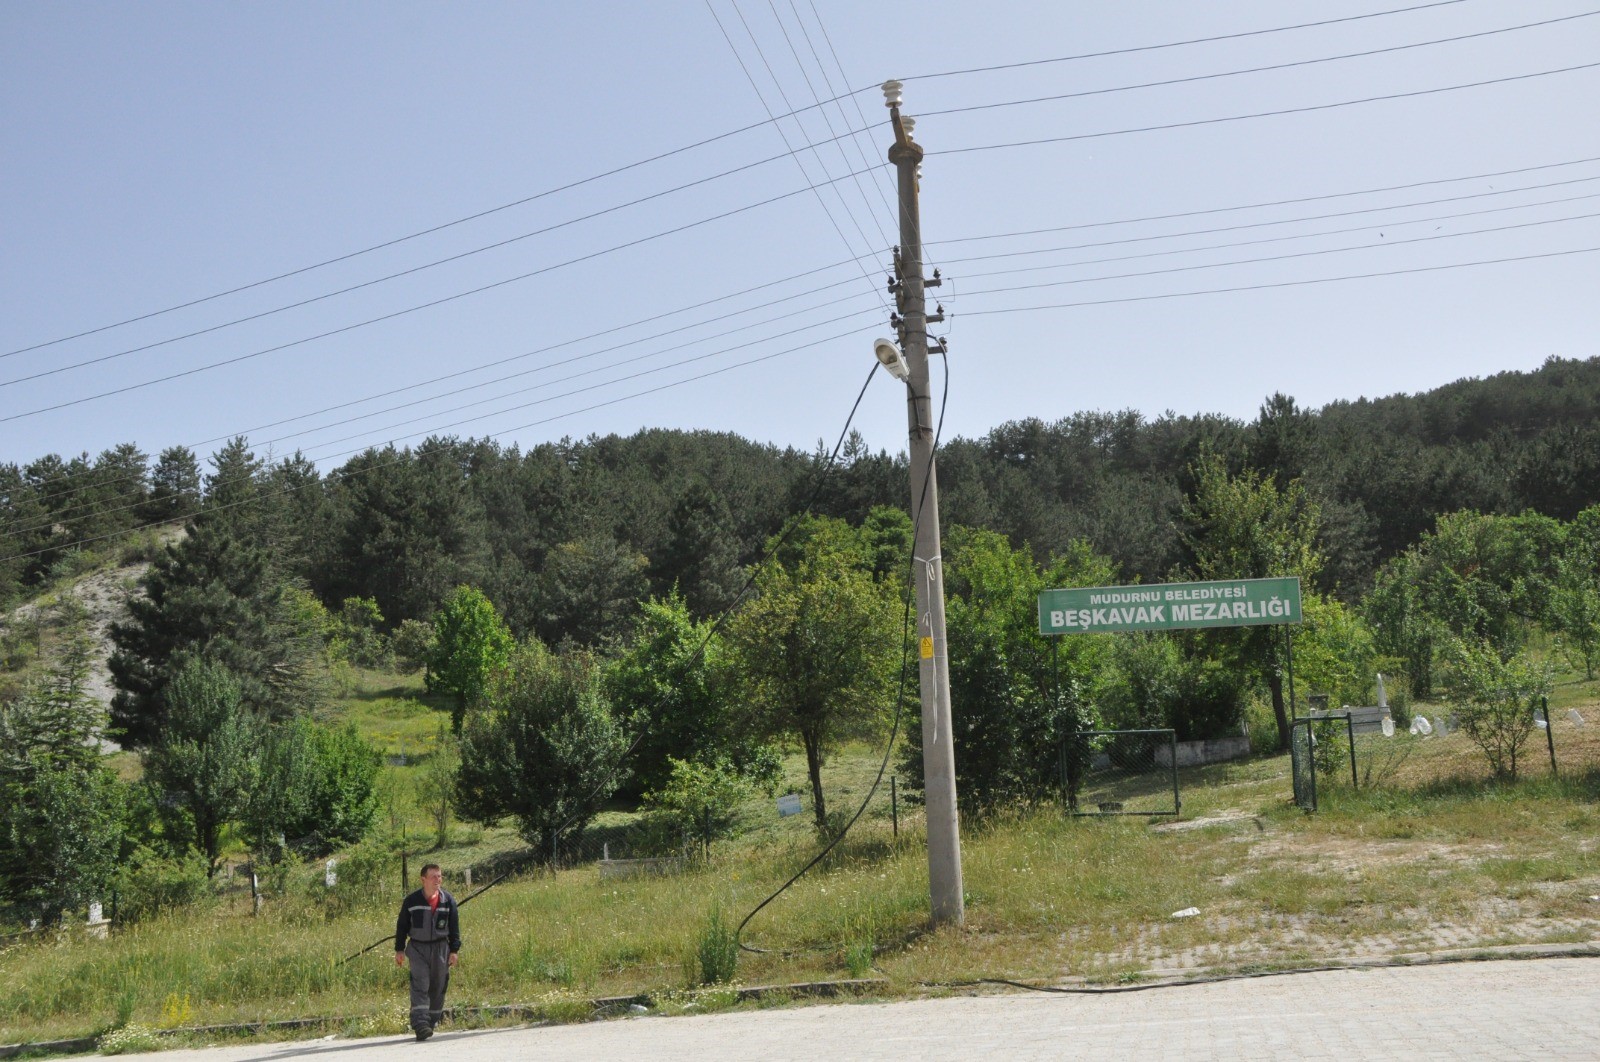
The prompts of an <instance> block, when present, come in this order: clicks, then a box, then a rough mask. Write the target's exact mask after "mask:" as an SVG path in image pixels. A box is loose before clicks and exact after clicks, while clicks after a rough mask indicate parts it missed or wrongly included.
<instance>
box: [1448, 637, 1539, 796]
mask: <svg viewBox="0 0 1600 1062" xmlns="http://www.w3.org/2000/svg"><path fill="white" fill-rule="evenodd" d="M1449 652H1450V658H1449V659H1450V670H1449V672H1448V676H1447V680H1448V682H1449V690H1450V694H1451V696H1452V698H1453V699H1454V700H1455V701H1456V705H1457V707H1456V719H1457V721H1458V722H1459V723H1460V726H1461V729H1462V730H1463V731H1464V732H1465V733H1466V735H1467V736H1468V737H1470V738H1471V739H1472V740H1473V742H1474V743H1475V744H1476V745H1477V746H1478V748H1480V749H1482V750H1483V754H1484V757H1485V758H1486V759H1487V760H1488V761H1489V770H1490V771H1491V772H1492V773H1493V774H1494V777H1495V778H1496V779H1497V780H1506V781H1515V780H1516V778H1517V757H1518V755H1519V754H1520V753H1521V752H1522V750H1523V749H1524V747H1526V745H1527V744H1528V741H1529V738H1530V737H1531V736H1532V735H1533V732H1534V720H1533V712H1534V709H1535V708H1537V707H1539V706H1540V705H1541V704H1542V703H1544V701H1545V699H1546V698H1547V697H1548V696H1549V693H1550V686H1551V677H1550V669H1549V667H1548V666H1547V665H1544V664H1540V663H1536V662H1535V661H1534V660H1533V659H1532V658H1531V657H1530V656H1528V655H1527V654H1524V653H1517V654H1513V655H1511V656H1508V657H1507V656H1502V655H1501V654H1500V652H1499V649H1498V648H1497V647H1496V646H1494V645H1493V644H1491V643H1488V642H1469V641H1465V640H1459V639H1458V640H1456V641H1454V642H1452V643H1451V645H1450V650H1449Z"/></svg>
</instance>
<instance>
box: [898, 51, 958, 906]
mask: <svg viewBox="0 0 1600 1062" xmlns="http://www.w3.org/2000/svg"><path fill="white" fill-rule="evenodd" d="M900 88H901V85H900V82H898V81H887V82H885V83H884V86H883V96H884V100H885V102H886V103H887V104H888V107H889V117H890V120H891V121H892V122H893V124H894V145H893V146H892V147H890V148H889V161H890V162H892V163H893V164H894V167H895V170H896V171H897V173H898V175H899V188H900V249H899V255H898V258H897V260H896V262H895V272H896V275H897V280H898V283H897V285H896V288H895V293H896V297H897V299H898V301H899V304H900V317H899V318H898V319H897V320H896V321H895V325H896V327H897V328H898V330H899V333H900V348H901V350H902V351H904V353H905V361H906V368H907V370H908V371H909V373H908V376H907V378H906V403H907V419H908V420H909V422H910V427H911V520H912V523H913V524H914V525H915V526H916V538H915V542H916V552H917V556H916V558H915V564H914V568H913V571H914V574H915V578H916V584H917V587H916V590H917V656H918V665H919V666H918V677H919V679H920V682H921V687H922V778H923V792H924V794H925V795H926V797H927V811H928V892H929V895H930V899H931V901H932V907H933V924H934V925H936V926H937V925H946V924H948V925H960V924H961V922H962V920H963V918H964V917H965V914H966V904H965V900H964V898H963V895H962V887H961V820H960V816H959V815H958V813H957V811H956V758H955V742H954V741H953V740H952V734H951V728H950V657H949V653H948V652H947V651H946V645H945V633H944V561H943V559H942V558H941V556H940V546H939V483H938V478H937V476H936V474H935V470H934V456H933V402H932V396H931V395H930V394H929V390H930V389H929V386H928V309H927V303H926V301H925V298H924V294H923V289H924V288H925V287H926V286H927V282H925V281H924V280H923V278H922V221H921V217H920V215H919V213H918V207H917V170H918V168H919V166H920V164H921V162H922V148H920V147H918V146H917V145H916V144H915V143H914V142H913V141H912V139H911V130H912V126H913V125H914V124H915V121H914V120H913V119H911V118H902V117H901V116H900ZM932 283H933V285H935V286H937V285H938V283H939V281H938V280H937V279H935V280H934V281H933V282H932ZM935 319H936V320H943V314H938V315H936V316H935ZM941 349H942V348H941Z"/></svg>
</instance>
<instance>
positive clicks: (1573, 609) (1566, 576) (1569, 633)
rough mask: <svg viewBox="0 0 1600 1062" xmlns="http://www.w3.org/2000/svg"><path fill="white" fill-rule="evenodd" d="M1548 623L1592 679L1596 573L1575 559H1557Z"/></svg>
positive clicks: (1599, 590)
mask: <svg viewBox="0 0 1600 1062" xmlns="http://www.w3.org/2000/svg"><path fill="white" fill-rule="evenodd" d="M1550 624H1551V626H1553V627H1554V628H1555V629H1556V630H1557V631H1559V632H1560V633H1561V635H1562V637H1563V639H1564V640H1565V642H1564V645H1563V648H1564V649H1565V650H1566V654H1567V656H1568V657H1569V658H1570V659H1571V661H1572V663H1574V664H1580V665H1582V667H1583V669H1584V676H1585V677H1586V678H1588V679H1590V680H1591V681H1592V680H1593V679H1594V669H1595V664H1597V663H1600V573H1597V572H1596V571H1595V570H1594V569H1593V568H1592V567H1588V566H1586V565H1584V564H1581V563H1579V562H1577V561H1576V559H1573V560H1563V561H1562V562H1561V563H1560V565H1559V566H1558V567H1557V569H1556V580H1555V585H1554V586H1553V587H1552V588H1551V593H1550Z"/></svg>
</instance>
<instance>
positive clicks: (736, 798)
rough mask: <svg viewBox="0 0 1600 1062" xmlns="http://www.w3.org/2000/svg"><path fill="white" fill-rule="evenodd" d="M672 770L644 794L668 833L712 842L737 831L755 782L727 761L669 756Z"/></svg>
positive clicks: (646, 801) (706, 842)
mask: <svg viewBox="0 0 1600 1062" xmlns="http://www.w3.org/2000/svg"><path fill="white" fill-rule="evenodd" d="M668 762H669V765H670V767H671V774H670V775H669V776H668V777H667V780H666V782H665V783H664V784H663V785H662V786H661V787H660V788H659V789H653V790H651V791H649V792H647V793H646V794H645V795H644V806H645V808H647V809H648V810H650V811H652V812H654V813H655V814H656V815H657V816H658V817H659V818H660V819H661V820H662V822H663V824H664V825H665V826H666V828H667V830H668V832H669V833H672V834H675V835H677V836H680V837H689V838H693V839H694V840H696V841H698V842H700V844H701V845H702V846H709V845H710V844H711V842H712V841H717V840H721V839H723V838H725V837H732V836H733V835H734V834H735V833H737V832H738V827H739V818H740V809H741V807H742V806H743V805H744V803H745V801H746V800H748V799H749V797H750V796H751V792H752V788H753V787H752V786H751V784H750V782H749V780H748V779H746V778H745V777H744V775H743V774H741V773H740V772H739V771H738V770H737V769H736V768H735V767H734V766H733V765H732V764H729V763H727V762H711V763H692V762H688V761H685V760H679V759H672V760H669V761H668Z"/></svg>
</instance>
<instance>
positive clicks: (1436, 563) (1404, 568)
mask: <svg viewBox="0 0 1600 1062" xmlns="http://www.w3.org/2000/svg"><path fill="white" fill-rule="evenodd" d="M1563 537H1564V529H1563V528H1562V526H1561V525H1560V524H1559V523H1557V522H1556V521H1553V520H1551V519H1549V518H1548V517H1543V516H1539V515H1538V514H1535V513H1525V514H1523V515H1521V516H1494V515H1487V514H1482V513H1476V512H1456V513H1447V514H1445V515H1443V516H1440V517H1439V519H1438V522H1437V523H1436V525H1435V527H1434V529H1433V530H1432V531H1431V532H1428V533H1426V534H1424V535H1423V536H1422V540H1421V541H1420V542H1418V543H1417V545H1415V546H1413V547H1412V548H1411V549H1408V550H1407V551H1406V552H1405V553H1403V554H1401V555H1400V556H1397V557H1394V558H1392V559H1391V560H1390V561H1389V562H1388V563H1386V564H1385V565H1384V567H1383V569H1382V570H1381V571H1379V573H1378V576H1377V582H1376V585H1375V587H1374V589H1373V593H1372V595H1371V596H1370V597H1369V599H1368V601H1367V605H1366V612H1367V618H1368V620H1369V622H1371V623H1372V624H1373V626H1374V628H1375V629H1376V631H1377V632H1378V637H1377V646H1378V648H1379V649H1380V650H1381V651H1383V652H1385V653H1391V654H1394V655H1396V656H1402V657H1404V658H1405V659H1406V662H1407V670H1408V671H1409V672H1410V674H1411V678H1412V683H1413V687H1414V689H1415V692H1416V693H1417V695H1418V696H1427V695H1428V693H1430V692H1431V690H1432V687H1433V684H1434V681H1435V678H1436V675H1435V670H1436V668H1437V665H1438V655H1439V653H1440V651H1441V649H1442V648H1443V647H1444V646H1445V645H1446V643H1447V642H1448V641H1449V640H1451V639H1466V640H1468V641H1482V642H1488V643H1489V644H1491V645H1493V646H1494V647H1495V648H1496V650H1497V651H1498V652H1500V653H1501V654H1502V655H1506V654H1510V653H1514V652H1515V651H1516V650H1518V649H1519V648H1521V647H1522V646H1523V645H1524V644H1525V642H1526V640H1527V634H1528V629H1529V626H1530V624H1532V623H1533V622H1534V621H1537V620H1540V619H1543V618H1544V617H1545V616H1546V615H1548V614H1549V612H1550V608H1551V601H1552V592H1553V586H1554V585H1555V584H1556V582H1557V568H1558V562H1559V558H1560V554H1561V545H1562V539H1563Z"/></svg>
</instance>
